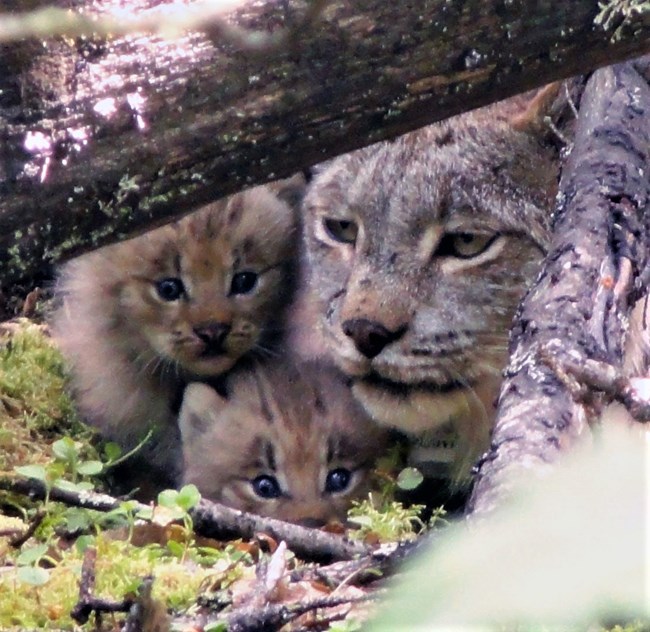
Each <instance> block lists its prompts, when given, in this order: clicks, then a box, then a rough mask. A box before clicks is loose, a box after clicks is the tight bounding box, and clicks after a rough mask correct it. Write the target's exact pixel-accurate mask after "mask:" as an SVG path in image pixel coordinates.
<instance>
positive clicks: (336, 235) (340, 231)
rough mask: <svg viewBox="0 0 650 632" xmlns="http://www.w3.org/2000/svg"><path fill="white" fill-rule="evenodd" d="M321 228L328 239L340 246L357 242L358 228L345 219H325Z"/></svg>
mask: <svg viewBox="0 0 650 632" xmlns="http://www.w3.org/2000/svg"><path fill="white" fill-rule="evenodd" d="M323 226H324V227H325V232H326V233H327V234H328V236H329V237H331V238H332V239H334V240H335V241H340V242H341V243H342V244H353V243H354V242H355V241H356V240H357V233H358V227H357V225H356V223H355V222H352V221H350V220H346V219H331V218H325V219H324V220H323Z"/></svg>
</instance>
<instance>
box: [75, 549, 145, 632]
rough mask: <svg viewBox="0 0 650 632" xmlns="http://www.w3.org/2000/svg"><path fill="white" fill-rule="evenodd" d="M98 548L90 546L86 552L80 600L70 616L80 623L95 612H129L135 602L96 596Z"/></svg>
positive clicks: (82, 568)
mask: <svg viewBox="0 0 650 632" xmlns="http://www.w3.org/2000/svg"><path fill="white" fill-rule="evenodd" d="M96 561H97V549H96V548H95V547H92V546H89V547H88V548H87V549H86V551H85V552H84V559H83V563H82V566H81V580H80V581H79V601H77V603H76V605H75V607H74V608H73V609H72V612H71V613H70V616H71V617H72V618H73V619H74V620H75V621H76V622H77V623H79V624H80V625H83V624H84V623H86V622H87V621H88V619H89V618H90V615H91V614H92V613H93V612H94V613H96V614H97V615H101V613H104V612H128V611H129V610H130V608H131V606H132V604H133V600H132V599H124V600H122V601H110V600H107V599H101V598H98V597H95V595H94V594H93V593H94V591H95V563H96Z"/></svg>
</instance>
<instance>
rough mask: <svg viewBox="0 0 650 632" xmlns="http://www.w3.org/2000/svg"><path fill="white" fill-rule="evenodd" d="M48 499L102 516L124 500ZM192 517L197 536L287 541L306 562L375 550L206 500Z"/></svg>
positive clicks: (12, 481) (21, 483)
mask: <svg viewBox="0 0 650 632" xmlns="http://www.w3.org/2000/svg"><path fill="white" fill-rule="evenodd" d="M0 489H3V490H6V491H11V492H14V493H17V494H23V495H25V496H30V497H31V498H36V499H40V500H43V499H45V498H46V495H47V488H46V485H45V483H43V482H42V481H39V480H37V479H24V478H13V477H0ZM49 498H50V500H55V501H58V502H62V503H65V504H66V505H71V506H74V507H83V508H84V509H93V510H95V511H102V512H107V511H113V510H114V509H118V508H119V507H120V506H121V504H122V503H123V501H122V500H119V499H117V498H114V497H113V496H109V495H108V494H98V493H95V492H75V491H71V490H66V489H59V488H57V487H53V488H51V489H50V491H49ZM129 502H130V503H131V506H132V509H133V511H134V512H140V511H147V510H149V509H150V508H149V507H148V506H147V505H144V504H142V503H137V502H135V501H129ZM190 515H191V517H192V520H193V524H194V531H195V532H196V533H197V534H198V535H202V536H206V537H211V538H216V539H234V538H243V539H247V540H250V539H253V538H254V537H255V535H256V534H257V533H266V534H268V535H270V536H271V537H273V538H274V539H275V540H277V541H278V542H279V541H282V540H283V541H285V542H286V543H287V546H288V547H289V548H290V549H291V550H292V551H293V552H294V553H295V554H296V555H297V556H299V557H300V558H302V559H305V560H321V561H322V560H324V561H332V560H346V559H351V558H353V557H355V556H359V555H368V554H369V553H370V552H371V550H372V549H371V548H370V547H368V546H366V545H365V544H362V543H361V542H355V541H353V540H348V539H346V538H343V537H341V536H338V535H334V534H331V533H326V532H325V531H320V530H319V529H312V528H309V527H302V526H299V525H295V524H291V523H288V522H283V521H282V520H275V519H273V518H265V517H263V516H257V515H255V514H250V513H247V512H244V511H238V510H236V509H231V508H230V507H226V506H224V505H220V504H218V503H213V502H211V501H209V500H205V499H202V500H201V501H200V503H199V505H198V506H197V507H195V508H194V509H192V510H191V511H190Z"/></svg>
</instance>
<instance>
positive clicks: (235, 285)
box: [230, 271, 257, 296]
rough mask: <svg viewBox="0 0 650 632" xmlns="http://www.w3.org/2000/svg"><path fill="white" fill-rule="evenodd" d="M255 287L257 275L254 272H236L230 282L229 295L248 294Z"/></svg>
mask: <svg viewBox="0 0 650 632" xmlns="http://www.w3.org/2000/svg"><path fill="white" fill-rule="evenodd" d="M255 285H257V274H256V273H255V272H250V271H246V272H238V273H237V274H235V275H234V276H233V278H232V281H231V282H230V295H231V296H232V295H233V294H248V293H249V292H250V291H251V290H252V289H253V288H254V287H255Z"/></svg>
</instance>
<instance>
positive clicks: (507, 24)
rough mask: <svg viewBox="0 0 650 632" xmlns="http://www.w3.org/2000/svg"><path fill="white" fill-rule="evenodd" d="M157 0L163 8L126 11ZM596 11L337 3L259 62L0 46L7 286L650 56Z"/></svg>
mask: <svg viewBox="0 0 650 632" xmlns="http://www.w3.org/2000/svg"><path fill="white" fill-rule="evenodd" d="M65 4H66V6H72V7H73V8H74V7H77V8H78V7H80V6H82V5H83V6H84V8H85V9H86V10H92V11H95V12H97V13H101V12H105V11H108V12H110V11H111V10H112V9H113V8H114V7H115V6H116V5H119V4H120V3H119V2H117V0H95V1H94V2H91V1H90V0H88V2H86V3H85V4H84V3H83V2H82V0H66V2H65ZM154 4H159V5H166V4H169V3H165V2H164V1H163V2H160V1H159V0H158V1H156V0H131V2H130V7H131V8H132V9H133V10H140V11H146V10H147V9H148V8H149V7H150V6H152V5H154ZM170 6H171V5H170ZM306 6H307V5H306V3H305V2H304V0H288V1H287V2H277V1H276V0H259V1H255V2H252V1H251V2H247V3H246V4H245V5H244V6H243V7H242V8H241V9H240V10H239V11H238V12H237V13H236V15H234V16H233V18H232V19H233V20H235V21H236V22H237V23H238V24H240V25H243V26H248V27H251V28H256V29H260V30H263V31H266V32H269V31H275V30H276V29H278V28H284V27H288V28H290V27H291V24H292V23H295V21H296V20H297V19H299V17H300V15H302V14H303V13H304V11H305V8H306ZM599 11H600V9H599V6H598V3H597V2H595V1H593V0H574V1H573V2H570V3H567V2H564V1H563V0H534V1H533V0H530V1H529V2H525V3H524V2H510V1H505V0H490V1H489V2H486V1H485V0H426V1H423V2H418V3H395V2H382V1H381V0H356V1H355V2H337V1H334V0H333V1H332V2H330V3H328V4H327V6H326V8H325V11H324V12H323V14H322V15H321V16H320V18H319V20H318V22H317V23H316V24H315V25H314V26H313V27H312V28H310V29H300V30H299V31H297V32H296V33H295V36H294V37H292V38H291V39H290V44H289V45H287V46H286V47H284V49H283V50H280V51H276V52H274V53H273V54H266V55H259V54H253V53H246V52H242V51H241V50H237V49H236V48H235V47H234V46H233V45H232V44H230V43H228V42H223V41H219V40H218V36H216V35H214V34H213V38H214V41H213V40H211V39H210V37H208V36H206V35H203V34H199V33H191V34H188V35H187V36H185V37H183V38H181V39H175V40H164V39H162V38H160V37H158V36H155V37H153V36H152V37H149V36H145V35H142V36H139V35H138V36H136V35H131V36H127V37H121V38H117V39H114V40H110V41H106V40H104V39H101V38H98V37H78V38H76V39H73V38H56V39H51V40H48V41H44V42H34V41H27V42H20V43H17V44H8V45H4V46H3V47H2V48H0V55H1V57H0V139H1V141H0V143H1V144H0V279H2V284H3V286H4V288H5V290H6V289H7V288H13V291H15V286H16V284H29V283H32V282H33V280H34V279H38V278H39V277H43V276H47V275H48V274H49V273H50V272H51V266H52V264H55V263H56V262H58V261H60V260H62V259H64V258H67V257H70V256H72V255H75V254H79V253H80V252H83V251H84V250H87V249H90V248H93V247H97V246H99V245H102V244H105V243H108V242H110V241H115V240H117V239H119V238H122V237H124V236H126V235H130V234H134V233H136V232H138V231H142V230H144V229H145V228H151V227H153V226H155V225H157V224H160V223H163V222H164V221H168V220H169V219H170V218H171V217H173V216H175V215H178V214H181V213H184V212H187V211H188V210H190V209H192V208H193V207H195V206H196V205H198V204H201V203H204V202H206V201H208V200H211V199H215V198H217V197H219V196H222V195H225V194H228V193H232V192H234V191H236V190H238V189H240V188H242V187H244V186H246V185H249V184H252V183H255V182H260V181H264V180H267V179H273V178H277V177H282V176H286V175H289V174H290V173H292V172H294V171H295V170H297V169H300V168H303V167H307V166H309V165H312V164H314V163H316V162H319V161H321V160H323V159H325V158H328V157H332V156H334V155H337V154H340V153H343V152H345V151H348V150H351V149H354V148H357V147H360V146H363V145H367V144H369V143H371V142H374V141H378V140H380V139H385V138H388V137H391V136H395V135H397V134H401V133H404V132H406V131H408V130H410V129H414V128H416V127H418V126H421V125H423V124H426V123H430V122H432V121H434V120H438V119H441V118H445V117H447V116H450V115H452V114H455V113H458V112H461V111H464V110H468V109H471V108H473V107H477V106H480V105H483V104H486V103H488V102H490V101H494V100H497V99H500V98H503V97H506V96H509V95H511V94H514V93H516V92H520V91H523V90H526V89H529V88H533V87H536V86H539V85H541V84H543V83H546V82H548V81H551V80H555V79H559V78H563V77H567V76H570V75H573V74H576V73H582V72H586V71H589V70H590V69H593V68H595V67H598V66H601V65H604V64H606V63H612V62H615V61H620V60H623V59H625V58H628V57H631V56H638V55H640V54H642V53H644V52H647V51H648V50H650V25H648V23H647V19H646V18H645V17H644V15H643V14H641V15H640V16H636V17H635V16H634V15H633V16H631V17H630V16H627V18H625V19H624V16H619V17H618V18H617V17H616V14H615V13H614V17H613V18H611V19H607V20H605V21H604V22H602V21H601V22H599V21H598V19H597V18H598V15H599ZM601 15H602V14H601ZM646 17H647V16H646Z"/></svg>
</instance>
